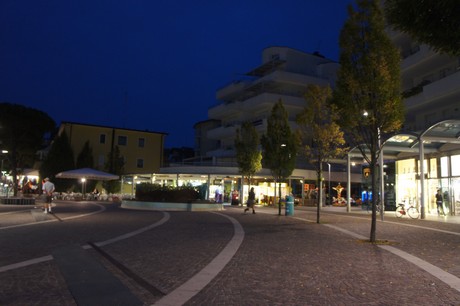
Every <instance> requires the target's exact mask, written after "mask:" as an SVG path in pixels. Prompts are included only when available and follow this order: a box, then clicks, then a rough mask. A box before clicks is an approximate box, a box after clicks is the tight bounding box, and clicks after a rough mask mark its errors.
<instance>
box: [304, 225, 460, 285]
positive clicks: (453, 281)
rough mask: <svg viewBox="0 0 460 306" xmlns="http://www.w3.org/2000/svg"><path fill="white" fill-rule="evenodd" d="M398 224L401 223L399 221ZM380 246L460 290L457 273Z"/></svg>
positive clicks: (333, 227)
mask: <svg viewBox="0 0 460 306" xmlns="http://www.w3.org/2000/svg"><path fill="white" fill-rule="evenodd" d="M347 217H348V216H347ZM350 217H351V216H350ZM296 219H298V220H302V218H296ZM303 220H304V221H308V220H306V219H303ZM388 223H396V222H388ZM397 224H399V223H397ZM323 225H324V226H327V227H329V228H332V229H335V230H337V231H340V232H342V233H344V234H346V235H348V236H351V237H354V238H357V239H367V238H366V237H364V236H363V235H360V234H357V233H354V232H352V231H349V230H346V229H343V228H341V227H338V226H335V225H331V224H323ZM402 225H406V226H413V227H418V228H423V229H430V228H426V227H423V226H418V225H410V224H402ZM433 230H436V229H433ZM437 231H440V232H444V233H447V234H457V233H455V232H449V231H443V230H437ZM378 247H379V248H382V249H384V250H387V251H388V252H390V253H393V254H394V255H396V256H399V257H401V258H402V259H404V260H407V261H408V262H409V263H412V264H414V265H416V266H417V267H419V268H420V269H422V270H425V271H426V272H428V273H429V274H431V275H433V276H434V277H436V278H438V279H439V280H440V281H442V282H443V283H445V284H447V285H449V286H450V287H452V288H453V289H455V290H457V291H460V278H458V277H457V276H455V275H453V274H451V273H449V272H446V271H444V270H442V269H440V268H438V267H436V266H435V265H433V264H430V263H429V262H427V261H425V260H423V259H421V258H418V257H416V256H414V255H411V254H409V253H407V252H404V251H402V250H400V249H398V248H395V247H393V246H388V245H378Z"/></svg>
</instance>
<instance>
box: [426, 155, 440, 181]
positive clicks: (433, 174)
mask: <svg viewBox="0 0 460 306" xmlns="http://www.w3.org/2000/svg"><path fill="white" fill-rule="evenodd" d="M437 164H438V163H437V162H436V158H431V159H430V170H429V171H428V176H429V177H430V178H437V177H438V171H437V167H438V166H437Z"/></svg>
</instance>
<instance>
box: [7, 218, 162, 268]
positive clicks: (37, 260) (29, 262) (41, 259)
mask: <svg viewBox="0 0 460 306" xmlns="http://www.w3.org/2000/svg"><path fill="white" fill-rule="evenodd" d="M169 217H170V215H169V213H167V212H163V218H162V219H161V220H159V221H158V222H155V223H153V224H151V225H149V226H146V227H143V228H140V229H138V230H135V231H133V232H129V233H126V234H123V235H121V236H118V237H115V238H112V239H109V240H105V241H102V242H98V243H96V245H97V246H102V245H107V244H109V243H114V242H117V241H120V240H123V239H126V238H130V237H133V236H134V235H137V234H140V233H143V232H145V231H147V230H149V229H152V228H154V227H157V226H160V225H162V224H163V223H165V222H166V221H168V220H169ZM83 248H84V249H89V248H91V246H89V245H84V246H83ZM49 260H53V256H52V255H46V256H42V257H38V258H33V259H29V260H25V261H21V262H17V263H14V264H10V265H6V266H3V267H0V273H1V272H5V271H8V270H14V269H18V268H23V267H26V266H30V265H33V264H37V263H40V262H45V261H49Z"/></svg>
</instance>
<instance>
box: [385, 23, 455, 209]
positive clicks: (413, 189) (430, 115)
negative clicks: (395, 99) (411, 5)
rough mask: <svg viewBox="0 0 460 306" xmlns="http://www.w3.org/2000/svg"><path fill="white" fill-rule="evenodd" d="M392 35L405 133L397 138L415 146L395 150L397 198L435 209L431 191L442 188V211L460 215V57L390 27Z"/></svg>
mask: <svg viewBox="0 0 460 306" xmlns="http://www.w3.org/2000/svg"><path fill="white" fill-rule="evenodd" d="M390 37H391V38H392V40H393V42H394V43H395V44H396V45H397V46H398V47H399V49H400V52H401V58H402V61H401V75H402V91H403V95H404V103H405V110H406V119H405V123H404V128H403V131H402V132H401V133H402V134H401V135H403V133H407V134H406V136H405V138H404V137H399V140H402V139H404V141H405V142H407V146H408V147H411V148H416V149H417V150H416V151H415V152H413V153H409V152H400V153H399V154H398V158H397V161H396V186H395V189H396V200H397V201H398V203H401V202H405V203H406V204H414V205H418V206H419V207H420V206H422V205H423V206H424V211H425V212H426V213H428V214H437V208H436V202H435V194H436V192H437V190H438V189H441V191H442V193H443V196H444V203H443V205H444V210H445V211H446V213H447V214H460V141H459V138H460V58H459V57H454V56H449V55H446V54H440V53H437V52H434V51H433V50H432V49H431V48H430V47H429V46H427V45H423V44H420V43H417V42H416V41H414V40H412V39H411V38H410V37H409V36H408V35H406V34H403V33H399V32H392V31H390ZM420 160H424V162H423V163H420ZM421 173H424V175H421Z"/></svg>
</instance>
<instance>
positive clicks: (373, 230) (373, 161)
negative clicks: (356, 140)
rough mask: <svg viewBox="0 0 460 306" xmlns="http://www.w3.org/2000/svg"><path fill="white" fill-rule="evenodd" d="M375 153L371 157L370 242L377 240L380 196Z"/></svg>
mask: <svg viewBox="0 0 460 306" xmlns="http://www.w3.org/2000/svg"><path fill="white" fill-rule="evenodd" d="M375 155H376V154H375V153H372V157H371V164H370V168H371V186H372V187H371V188H372V222H371V235H370V239H369V241H370V242H375V241H376V240H375V237H376V229H377V205H376V204H377V197H378V192H377V181H376V175H375V174H376V171H375V170H376V167H375V165H376V160H377V159H376V157H375Z"/></svg>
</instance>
